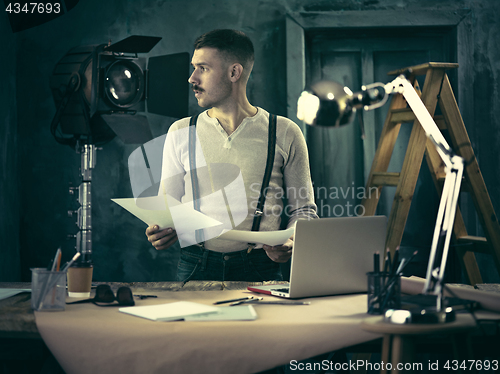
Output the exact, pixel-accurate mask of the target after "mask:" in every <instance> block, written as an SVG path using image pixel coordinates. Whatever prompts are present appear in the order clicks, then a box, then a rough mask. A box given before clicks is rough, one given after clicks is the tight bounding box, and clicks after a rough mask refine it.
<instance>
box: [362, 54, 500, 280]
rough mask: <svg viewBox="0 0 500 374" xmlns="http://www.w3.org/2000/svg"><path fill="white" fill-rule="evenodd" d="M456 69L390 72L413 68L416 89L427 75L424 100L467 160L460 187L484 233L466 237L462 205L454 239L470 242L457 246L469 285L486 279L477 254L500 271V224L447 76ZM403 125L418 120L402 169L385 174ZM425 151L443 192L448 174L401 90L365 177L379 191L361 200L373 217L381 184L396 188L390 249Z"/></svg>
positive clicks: (396, 240)
mask: <svg viewBox="0 0 500 374" xmlns="http://www.w3.org/2000/svg"><path fill="white" fill-rule="evenodd" d="M457 67H458V64H454V63H435V62H429V63H426V64H422V65H417V66H412V67H410V68H405V69H400V70H397V71H392V72H389V73H388V74H389V75H399V74H402V73H404V72H407V71H408V70H410V69H411V75H410V77H409V78H408V79H409V80H410V82H412V83H413V85H414V87H415V88H416V89H417V91H418V90H419V89H418V82H417V80H416V76H418V75H424V74H425V82H424V86H423V89H422V92H421V99H422V101H423V103H424V105H425V107H426V108H427V110H428V111H429V113H430V115H431V116H432V117H433V118H434V121H435V122H436V124H437V125H438V127H439V128H440V130H441V131H442V130H447V131H448V135H449V139H450V141H451V144H450V146H451V147H452V148H453V150H454V151H455V152H456V153H457V154H458V155H460V156H462V157H463V158H464V160H465V162H466V166H465V170H464V178H463V182H462V187H463V189H467V190H468V192H469V193H470V195H471V197H472V200H473V202H474V206H475V209H476V212H477V215H478V217H479V220H480V223H481V225H482V227H483V230H484V232H485V236H486V237H485V238H481V237H474V236H470V235H468V233H467V230H466V227H465V223H464V220H463V218H462V214H461V212H460V210H459V209H457V214H456V218H455V224H454V230H453V231H454V232H453V234H454V241H455V242H456V243H470V245H466V246H465V245H462V246H457V254H458V257H459V260H460V262H461V265H462V268H463V269H465V270H466V275H467V277H468V280H469V283H470V284H472V285H475V284H477V283H482V278H481V274H480V271H479V268H478V265H477V262H476V257H475V253H474V252H481V253H488V254H491V255H492V256H493V260H494V263H495V265H496V268H497V271H498V272H499V274H500V225H499V223H498V219H497V216H496V214H495V211H494V209H493V205H492V203H491V199H490V196H489V194H488V191H487V189H486V185H485V183H484V179H483V176H482V174H481V171H480V170H479V165H478V163H477V160H476V157H475V156H474V151H473V149H472V145H471V142H470V139H469V136H468V134H467V130H466V128H465V125H464V123H463V120H462V116H461V115H460V111H459V109H458V105H457V102H456V100H455V96H454V94H453V90H452V88H451V85H450V81H449V79H448V76H447V75H446V70H447V69H455V68H457ZM438 104H439V107H440V109H441V112H442V115H439V116H435V115H434V113H435V110H436V106H437V105H438ZM402 123H414V126H413V128H412V132H411V135H410V139H409V142H408V148H407V150H406V155H405V159H404V162H403V166H402V168H401V172H400V173H389V172H387V168H388V166H389V161H390V159H391V155H392V152H393V149H394V145H395V143H396V140H397V137H398V134H399V129H400V127H401V124H402ZM424 153H425V156H426V161H427V164H428V165H429V170H430V172H431V175H432V178H433V180H434V183H435V185H436V188H437V189H438V192H439V193H441V190H442V182H443V180H444V176H445V171H444V164H443V162H442V160H441V158H440V156H439V155H438V153H437V151H436V148H435V146H434V145H433V143H432V142H431V141H430V140H428V139H427V137H426V134H425V132H424V130H423V128H422V126H420V123H419V122H418V120H416V118H415V115H414V114H413V112H412V110H411V109H410V108H409V107H408V106H407V104H406V101H405V99H404V98H403V96H402V95H400V94H398V95H394V96H393V98H392V100H391V104H390V108H389V112H388V114H387V118H386V120H385V123H384V127H383V129H382V133H381V135H380V140H379V144H378V146H377V150H376V153H375V157H374V160H373V164H372V167H371V170H370V175H369V177H368V181H367V187H366V191H373V190H374V189H376V191H377V193H370V194H368V196H367V197H366V198H365V199H364V200H363V202H362V204H363V206H364V208H365V215H374V214H375V211H376V208H377V204H378V200H379V198H380V191H381V189H382V187H383V186H396V193H395V196H394V202H393V204H392V208H391V213H390V215H389V221H388V229H387V237H386V246H387V248H389V249H390V250H391V252H392V253H394V250H395V249H396V247H397V246H399V245H400V243H401V239H402V237H403V232H404V228H405V225H406V220H407V217H408V213H409V210H410V205H411V200H412V197H413V193H414V191H415V185H416V183H417V178H418V174H419V171H420V166H421V164H422V159H423V156H424Z"/></svg>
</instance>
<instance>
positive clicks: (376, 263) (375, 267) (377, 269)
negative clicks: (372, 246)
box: [373, 252, 380, 273]
mask: <svg viewBox="0 0 500 374" xmlns="http://www.w3.org/2000/svg"><path fill="white" fill-rule="evenodd" d="M373 272H374V273H380V254H379V253H378V252H375V253H374V254H373Z"/></svg>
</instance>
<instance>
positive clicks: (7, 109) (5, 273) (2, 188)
mask: <svg viewBox="0 0 500 374" xmlns="http://www.w3.org/2000/svg"><path fill="white" fill-rule="evenodd" d="M2 16H3V15H2ZM0 17H1V16H0ZM0 45H1V46H2V58H1V59H0V71H3V72H4V73H3V74H2V78H1V79H0V281H8V280H18V279H19V277H20V270H21V267H20V261H19V253H20V250H19V233H20V226H19V205H20V200H21V198H20V196H21V195H20V194H21V191H20V188H19V183H18V179H19V175H20V173H19V168H18V166H19V163H18V154H17V145H18V141H17V139H18V133H17V128H18V125H17V124H18V122H17V110H16V107H17V106H16V102H17V101H16V43H15V37H14V35H13V34H12V32H11V31H10V27H9V24H8V23H7V22H5V19H1V18H0Z"/></svg>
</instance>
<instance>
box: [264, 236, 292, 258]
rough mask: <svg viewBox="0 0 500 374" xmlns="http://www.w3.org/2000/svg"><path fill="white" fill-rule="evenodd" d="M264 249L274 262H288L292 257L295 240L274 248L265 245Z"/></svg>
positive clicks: (289, 240)
mask: <svg viewBox="0 0 500 374" xmlns="http://www.w3.org/2000/svg"><path fill="white" fill-rule="evenodd" d="M263 248H264V250H265V251H266V253H267V256H268V257H269V258H270V259H271V260H273V261H274V262H287V261H288V260H289V259H290V257H292V248H293V240H292V239H288V240H287V241H286V242H285V243H284V244H282V245H275V246H274V247H271V246H269V245H264V246H263Z"/></svg>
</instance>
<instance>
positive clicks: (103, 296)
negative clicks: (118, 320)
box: [66, 284, 135, 306]
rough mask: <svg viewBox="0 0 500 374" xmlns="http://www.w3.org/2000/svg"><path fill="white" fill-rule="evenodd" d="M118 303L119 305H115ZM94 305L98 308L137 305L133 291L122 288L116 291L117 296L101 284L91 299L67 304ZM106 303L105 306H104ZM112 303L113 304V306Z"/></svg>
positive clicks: (108, 287) (109, 288) (105, 285)
mask: <svg viewBox="0 0 500 374" xmlns="http://www.w3.org/2000/svg"><path fill="white" fill-rule="evenodd" d="M114 301H117V302H118V303H114ZM82 303H93V304H95V305H97V306H115V305H119V306H132V305H135V301H134V296H133V295H132V290H131V289H130V288H129V287H120V288H118V290H117V291H116V296H115V294H114V293H113V290H112V289H111V286H109V285H108V284H100V285H98V286H97V287H96V290H95V296H94V297H93V298H91V299H85V300H78V301H73V302H70V303H66V304H82ZM102 303H104V305H103V304H102ZM111 303H112V304H111Z"/></svg>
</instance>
